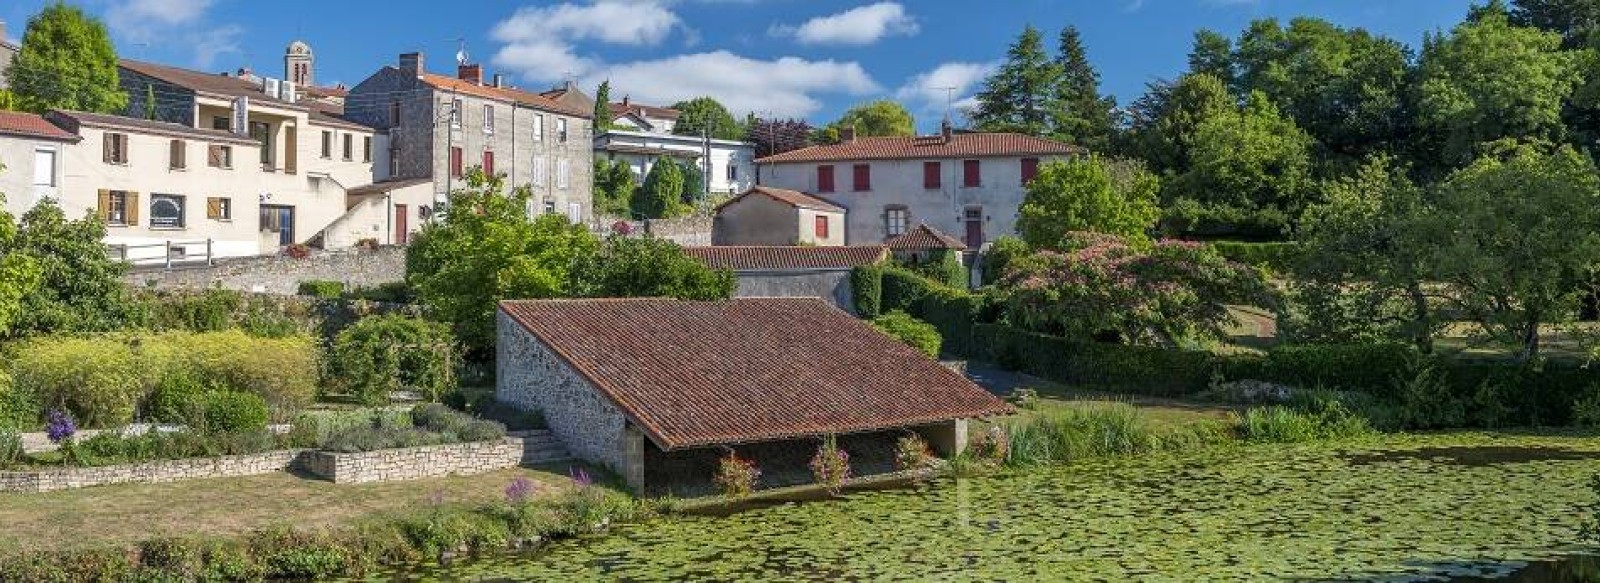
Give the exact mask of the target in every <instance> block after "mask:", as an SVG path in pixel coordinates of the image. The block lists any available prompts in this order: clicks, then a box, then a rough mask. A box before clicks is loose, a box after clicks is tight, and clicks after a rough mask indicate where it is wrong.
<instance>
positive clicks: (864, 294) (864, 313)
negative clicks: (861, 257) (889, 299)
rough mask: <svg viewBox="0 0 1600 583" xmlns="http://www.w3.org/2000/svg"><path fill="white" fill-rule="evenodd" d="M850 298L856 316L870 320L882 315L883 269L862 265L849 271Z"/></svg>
mask: <svg viewBox="0 0 1600 583" xmlns="http://www.w3.org/2000/svg"><path fill="white" fill-rule="evenodd" d="M850 297H851V298H852V299H853V301H854V302H855V308H856V316H859V317H861V318H866V319H872V318H876V317H878V316H879V315H880V314H883V268H882V267H879V266H877V265H863V266H860V267H857V268H855V269H852V270H850Z"/></svg>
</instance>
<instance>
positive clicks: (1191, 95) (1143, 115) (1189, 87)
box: [1122, 73, 1234, 174]
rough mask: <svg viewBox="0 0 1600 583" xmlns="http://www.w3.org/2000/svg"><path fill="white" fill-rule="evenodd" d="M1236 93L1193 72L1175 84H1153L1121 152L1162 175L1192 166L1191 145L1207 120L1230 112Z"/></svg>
mask: <svg viewBox="0 0 1600 583" xmlns="http://www.w3.org/2000/svg"><path fill="white" fill-rule="evenodd" d="M1233 107H1234V100H1233V96H1232V95H1230V94H1229V93H1228V88H1227V86H1226V85H1224V84H1223V83H1222V80H1221V79H1218V78H1216V77H1213V76H1211V75H1207V74H1204V73H1192V74H1189V75H1184V76H1183V77H1180V78H1179V79H1178V80H1177V81H1176V82H1172V83H1153V84H1151V85H1150V89H1149V91H1148V92H1147V93H1146V94H1145V95H1144V96H1143V97H1140V98H1139V99H1138V101H1135V102H1134V104H1133V106H1132V107H1131V110H1132V116H1131V117H1132V119H1131V120H1130V122H1131V124H1130V127H1129V130H1128V132H1127V135H1126V136H1125V138H1124V142H1125V143H1124V145H1123V147H1122V152H1123V153H1124V154H1125V155H1127V156H1129V157H1133V158H1140V159H1143V160H1144V161H1146V162H1148V163H1149V164H1150V167H1151V168H1152V169H1153V170H1154V171H1156V172H1157V173H1161V174H1179V173H1182V172H1184V171H1186V170H1188V168H1189V148H1190V145H1191V143H1192V142H1193V141H1194V136H1195V132H1196V131H1197V130H1198V129H1199V127H1200V125H1201V124H1202V123H1204V122H1205V121H1206V120H1208V119H1211V118H1213V117H1217V116H1219V115H1222V114H1225V113H1227V112H1229V111H1231V110H1232V109H1233Z"/></svg>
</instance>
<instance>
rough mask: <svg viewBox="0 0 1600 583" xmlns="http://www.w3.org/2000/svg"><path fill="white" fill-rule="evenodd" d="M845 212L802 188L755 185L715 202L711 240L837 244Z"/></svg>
mask: <svg viewBox="0 0 1600 583" xmlns="http://www.w3.org/2000/svg"><path fill="white" fill-rule="evenodd" d="M845 213H846V210H845V208H844V207H842V206H839V205H836V204H833V203H831V202H828V201H826V200H823V199H820V198H817V197H815V196H811V195H809V194H806V193H803V192H797V191H793V190H787V189H783V188H773V187H770V186H757V187H755V188H752V189H750V190H748V191H745V193H744V194H741V195H739V196H737V197H735V198H734V199H732V200H729V201H727V202H724V203H722V204H720V205H717V208H716V217H715V218H714V219H713V222H712V227H711V244H713V245H822V246H840V245H844V244H845V233H844V231H845Z"/></svg>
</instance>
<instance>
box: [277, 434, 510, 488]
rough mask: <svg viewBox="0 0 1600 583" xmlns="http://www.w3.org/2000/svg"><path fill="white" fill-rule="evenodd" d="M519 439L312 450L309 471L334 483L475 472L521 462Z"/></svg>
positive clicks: (479, 472)
mask: <svg viewBox="0 0 1600 583" xmlns="http://www.w3.org/2000/svg"><path fill="white" fill-rule="evenodd" d="M522 455H523V444H522V440H520V439H511V438H507V439H503V440H499V441H483V442H477V443H455V444H450V445H431V446H425V447H411V448H406V449H386V450H382V451H369V452H363V453H334V452H328V451H314V452H309V453H308V454H307V456H306V465H305V468H306V471H309V472H311V473H312V474H315V475H317V476H318V477H321V478H323V479H326V480H331V481H333V483H335V484H362V483H367V482H392V481H396V480H414V479H417V478H430V477H435V476H450V475H472V474H482V473H485V472H492V471H495V470H500V469H505V468H509V467H514V466H516V465H518V464H521V463H522Z"/></svg>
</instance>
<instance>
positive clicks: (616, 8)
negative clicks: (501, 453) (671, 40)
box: [492, 0, 683, 46]
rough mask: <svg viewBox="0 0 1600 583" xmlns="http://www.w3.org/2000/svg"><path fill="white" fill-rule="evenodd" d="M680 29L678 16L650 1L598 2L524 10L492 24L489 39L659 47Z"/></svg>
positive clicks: (607, 0)
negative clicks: (588, 42) (586, 42)
mask: <svg viewBox="0 0 1600 583" xmlns="http://www.w3.org/2000/svg"><path fill="white" fill-rule="evenodd" d="M681 26H683V21H682V20H680V19H678V15H676V14H673V13H672V11H671V10H668V9H667V8H666V6H664V5H662V4H661V3H659V2H654V1H632V2H630V1H626V0H600V1H599V2H595V3H593V4H586V5H579V4H558V5H555V6H549V7H543V8H540V7H532V6H529V7H524V8H520V9H518V10H517V11H516V13H515V14H512V15H511V17H510V18H508V19H506V20H503V21H500V23H499V24H496V25H495V27H494V31H493V33H492V36H493V37H494V39H495V40H497V41H500V42H504V43H509V44H513V45H514V44H518V43H532V44H538V43H551V42H554V41H555V40H558V39H559V40H564V41H567V42H573V41H582V40H597V41H601V42H605V43H610V44H618V45H633V46H649V45H656V44H660V43H661V41H663V40H666V38H667V36H668V35H670V34H672V31H673V29H675V28H679V27H681Z"/></svg>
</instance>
